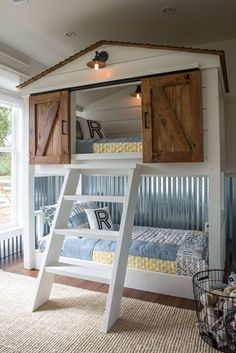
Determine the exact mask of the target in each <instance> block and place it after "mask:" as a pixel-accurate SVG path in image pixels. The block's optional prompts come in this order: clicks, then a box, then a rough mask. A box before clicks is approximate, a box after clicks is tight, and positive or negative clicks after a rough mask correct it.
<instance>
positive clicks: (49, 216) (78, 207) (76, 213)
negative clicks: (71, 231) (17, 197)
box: [40, 202, 97, 228]
mask: <svg viewBox="0 0 236 353" xmlns="http://www.w3.org/2000/svg"><path fill="white" fill-rule="evenodd" d="M56 208H57V205H49V206H42V207H40V209H41V210H42V212H43V214H44V216H45V219H46V221H47V223H48V225H49V227H51V226H52V222H53V219H54V216H55V213H56ZM87 208H97V205H96V202H74V204H73V206H72V209H71V214H70V217H69V221H68V227H69V228H89V223H88V218H87V215H86V212H85V209H87Z"/></svg>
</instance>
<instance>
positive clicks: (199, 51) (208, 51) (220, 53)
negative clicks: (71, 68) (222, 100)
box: [17, 40, 229, 92]
mask: <svg viewBox="0 0 236 353" xmlns="http://www.w3.org/2000/svg"><path fill="white" fill-rule="evenodd" d="M102 45H114V46H115V45H117V46H127V47H138V48H146V49H160V50H170V51H177V52H186V53H197V54H210V55H217V56H219V58H220V63H221V67H222V73H223V79H224V84H225V91H226V92H229V84H228V76H227V69H226V60H225V54H224V51H223V50H211V49H200V48H186V47H178V46H167V45H156V44H144V43H130V42H119V41H109V40H101V41H98V42H96V43H95V44H93V45H91V46H89V47H87V48H85V49H83V50H81V51H79V52H78V53H76V54H74V55H72V56H70V57H69V58H67V59H65V60H63V61H61V62H59V63H58V64H56V65H54V66H52V67H50V68H48V69H46V70H45V71H43V72H41V73H39V74H38V75H36V76H34V77H32V78H31V79H29V80H27V81H25V82H23V83H22V84H20V85H19V86H17V87H18V88H20V89H21V88H24V87H26V86H28V85H30V84H31V83H33V82H35V81H37V80H39V79H41V78H43V77H44V76H46V75H48V74H50V73H51V72H53V71H55V70H57V69H59V68H61V67H63V66H65V65H67V64H69V63H70V62H72V61H74V60H76V59H78V58H80V57H81V56H83V55H85V54H87V53H88V52H90V51H92V50H96V49H97V48H98V47H100V46H102Z"/></svg>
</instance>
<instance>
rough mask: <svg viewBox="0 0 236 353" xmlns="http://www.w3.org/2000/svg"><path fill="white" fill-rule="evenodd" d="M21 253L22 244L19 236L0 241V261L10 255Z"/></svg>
mask: <svg viewBox="0 0 236 353" xmlns="http://www.w3.org/2000/svg"><path fill="white" fill-rule="evenodd" d="M22 251H23V244H22V236H21V235H18V236H16V237H13V238H9V239H6V240H1V241H0V260H2V259H4V258H6V257H8V256H11V255H20V254H21V253H22Z"/></svg>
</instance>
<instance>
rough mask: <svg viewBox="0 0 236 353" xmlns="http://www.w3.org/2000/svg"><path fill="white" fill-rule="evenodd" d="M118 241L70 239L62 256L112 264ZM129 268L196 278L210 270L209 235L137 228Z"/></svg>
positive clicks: (184, 231)
mask: <svg viewBox="0 0 236 353" xmlns="http://www.w3.org/2000/svg"><path fill="white" fill-rule="evenodd" d="M115 248H116V242H113V241H105V240H95V239H87V238H83V237H74V236H73V237H67V238H66V239H65V241H64V245H63V249H62V256H65V257H70V258H71V257H72V258H77V259H82V260H90V261H94V262H98V263H103V264H112V262H113V261H114V251H115ZM128 267H129V268H132V269H139V270H148V271H154V272H163V273H168V274H178V275H184V276H193V275H194V274H195V273H196V272H197V271H201V270H205V269H207V268H208V233H205V232H198V231H191V230H177V229H163V228H152V227H139V226H134V227H133V231H132V244H131V247H130V250H129V259H128Z"/></svg>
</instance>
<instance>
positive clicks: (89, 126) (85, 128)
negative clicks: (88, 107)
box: [77, 117, 105, 139]
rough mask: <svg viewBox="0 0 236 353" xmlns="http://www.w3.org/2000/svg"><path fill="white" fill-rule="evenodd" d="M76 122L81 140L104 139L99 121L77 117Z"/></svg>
mask: <svg viewBox="0 0 236 353" xmlns="http://www.w3.org/2000/svg"><path fill="white" fill-rule="evenodd" d="M77 121H78V122H79V125H80V128H81V131H82V135H83V139H97V138H100V139H102V138H104V137H105V134H104V131H103V128H102V125H101V123H102V122H101V121H97V120H87V119H83V118H80V117H77Z"/></svg>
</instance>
